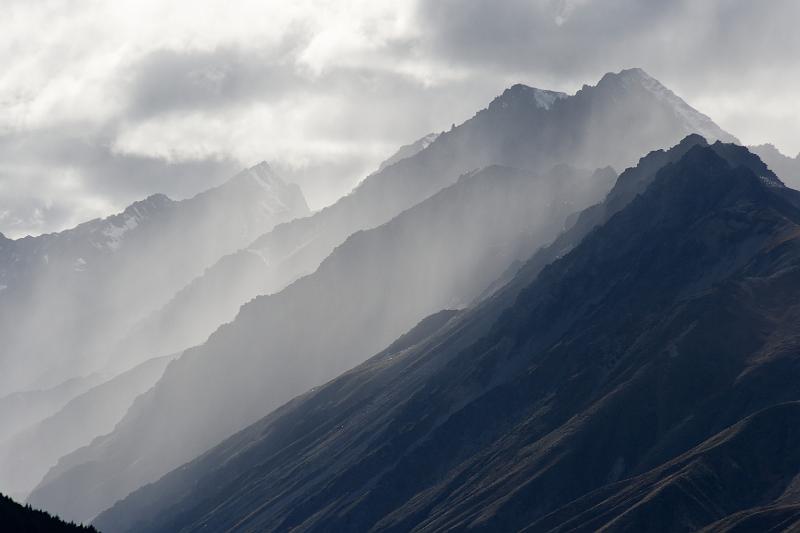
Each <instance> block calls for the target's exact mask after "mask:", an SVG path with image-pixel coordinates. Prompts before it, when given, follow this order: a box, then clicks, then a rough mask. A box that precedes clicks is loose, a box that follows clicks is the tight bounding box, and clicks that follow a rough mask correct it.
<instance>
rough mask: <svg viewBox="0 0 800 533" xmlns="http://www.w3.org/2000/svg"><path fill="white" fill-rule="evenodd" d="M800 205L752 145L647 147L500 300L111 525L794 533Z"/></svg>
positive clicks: (191, 470) (235, 445) (799, 478)
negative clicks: (772, 532) (780, 532)
mask: <svg viewBox="0 0 800 533" xmlns="http://www.w3.org/2000/svg"><path fill="white" fill-rule="evenodd" d="M656 167H659V168H660V169H656ZM798 205H799V202H798V198H797V193H796V192H795V191H793V190H791V189H787V188H785V187H783V185H782V184H781V183H780V181H779V180H777V178H775V176H774V175H773V174H772V173H771V172H770V171H769V170H768V169H766V167H764V165H763V163H761V162H760V160H758V158H756V157H753V156H752V154H750V153H749V152H747V151H746V150H745V149H743V148H740V147H735V146H732V145H724V144H714V145H711V146H708V145H706V143H705V142H704V141H703V140H702V139H700V138H697V137H689V138H687V139H685V140H684V141H683V142H682V143H681V144H680V145H678V146H676V147H675V148H673V149H672V150H669V151H666V152H663V151H658V152H653V153H651V154H650V155H648V156H647V157H645V158H643V159H642V161H641V162H640V164H639V166H638V167H637V168H636V169H630V170H628V171H626V172H625V173H623V174H622V175H621V176H620V178H619V180H618V183H617V186H616V187H615V189H614V190H613V191H612V192H611V193H610V194H609V196H608V198H607V200H606V202H605V203H604V204H603V205H601V206H598V207H596V208H592V209H589V210H587V211H586V212H584V214H583V215H582V216H581V217H579V218H578V220H577V221H576V223H575V226H573V229H572V230H571V234H570V233H568V234H565V235H563V236H562V237H561V238H560V239H558V240H557V241H556V242H555V243H554V244H553V245H552V246H551V247H549V248H547V249H544V250H543V251H541V252H539V253H537V254H536V255H535V256H534V257H533V258H532V259H531V260H530V261H529V262H528V264H526V265H525V266H524V267H522V269H521V270H520V271H519V273H518V274H517V276H516V277H515V278H514V279H513V280H512V281H511V282H510V283H509V284H508V285H506V287H505V288H504V289H502V290H500V291H499V292H498V293H496V294H495V295H494V296H493V297H491V298H489V299H488V300H486V301H484V302H483V303H481V304H480V305H478V306H477V307H475V308H472V309H469V310H466V311H462V312H460V313H458V314H454V315H453V316H450V317H448V316H447V315H440V316H439V317H438V318H437V319H434V320H433V321H432V323H431V322H429V323H427V325H426V326H425V334H418V333H417V334H415V333H414V332H412V333H411V334H410V335H409V336H408V337H407V338H408V339H412V340H413V343H409V342H400V343H398V345H397V349H396V351H395V352H394V353H382V354H380V355H379V356H376V357H374V358H372V359H370V360H369V361H367V362H366V363H364V364H362V365H360V366H358V367H356V368H355V369H353V370H351V371H349V372H347V373H345V374H343V375H342V376H340V377H339V378H337V379H335V380H333V381H331V382H330V383H328V384H327V385H325V386H323V387H320V388H319V389H317V390H312V391H311V392H309V393H307V394H305V395H304V396H301V397H299V398H297V399H295V400H293V401H292V402H289V403H288V404H286V405H285V406H283V407H282V408H280V409H278V410H277V411H275V412H273V413H272V414H270V415H269V416H267V417H266V418H264V419H262V420H261V421H259V422H258V423H256V424H254V425H252V426H250V427H249V428H247V429H245V430H244V431H242V432H240V433H238V434H236V435H235V436H233V437H231V438H229V439H228V440H226V441H225V442H223V443H222V444H221V445H219V446H217V447H216V448H213V449H212V450H210V451H209V452H207V453H206V454H204V455H202V456H201V457H199V458H198V459H196V460H194V461H192V462H190V463H188V464H187V465H185V466H183V467H181V468H179V469H177V470H175V471H173V472H172V473H170V474H168V475H166V476H165V477H163V478H162V479H161V480H159V481H158V482H157V483H154V484H152V485H149V486H146V487H143V488H142V489H140V490H138V491H136V492H135V493H133V494H132V495H131V496H129V497H128V498H126V499H125V500H123V501H122V502H119V503H118V504H117V505H115V506H114V507H112V508H111V509H110V510H108V511H106V512H105V513H103V514H102V515H100V517H99V518H98V519H97V520H96V524H97V525H98V526H99V527H102V528H103V529H104V530H106V531H152V532H154V531H164V532H166V531H188V530H196V529H200V528H206V529H207V530H209V531H212V530H227V529H229V528H233V529H235V530H237V531H264V530H267V531H287V530H291V529H293V528H298V529H301V530H304V531H348V530H349V531H370V530H374V531H411V530H415V531H417V530H418V531H434V530H447V529H470V530H477V531H514V530H521V529H526V528H527V530H528V531H550V530H553V531H567V530H569V531H575V530H577V531H596V530H598V529H601V528H604V527H605V528H608V530H611V531H616V530H630V529H631V528H633V529H636V530H650V531H684V530H697V529H701V528H703V527H711V528H712V529H713V530H715V531H727V530H733V529H736V528H737V527H738V528H743V527H748V526H751V525H753V524H757V525H765V524H766V525H769V524H779V523H780V524H789V523H791V522H792V521H793V520H796V519H797V517H798V511H797V506H798V505H800V491H798V490H797V487H798V486H800V454H798V452H797V450H800V431H798V429H797V428H798V427H800V426H799V425H798V424H797V422H798V421H800V407H798V403H797V402H798V401H800V358H799V357H798V355H797V354H798V353H800V335H798V334H797V323H798V318H800V303H798V302H800V298H798V294H797V292H798V287H800V268H799V267H800V209H798ZM583 235H586V236H585V237H584V238H583V239H582V241H581V239H580V238H581V237H582V236H583ZM578 241H580V242H579V243H578V244H576V243H577V242H578ZM559 256H560V258H558V259H556V260H555V261H553V262H552V263H551V260H552V259H553V258H555V257H559ZM547 263H550V264H549V265H547V266H543V265H545V264H547ZM442 322H443V323H442ZM432 324H433V326H435V327H432ZM409 344H410V345H409Z"/></svg>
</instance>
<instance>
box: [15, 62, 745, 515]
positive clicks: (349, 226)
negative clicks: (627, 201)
mask: <svg viewBox="0 0 800 533" xmlns="http://www.w3.org/2000/svg"><path fill="white" fill-rule="evenodd" d="M696 129H702V131H703V132H705V133H706V134H707V135H709V136H711V137H712V138H723V139H726V140H732V139H733V138H732V137H731V136H730V135H728V134H726V133H725V132H723V131H722V130H720V129H719V128H718V127H716V126H715V125H713V123H712V122H711V121H710V119H708V118H707V117H705V116H704V115H702V114H700V113H699V112H697V111H694V110H692V109H691V108H689V107H688V106H687V105H686V104H685V103H684V102H683V101H682V100H680V99H679V98H678V97H677V96H675V95H674V94H673V93H671V92H670V91H668V90H667V89H666V88H664V87H663V86H662V85H661V84H659V83H658V82H656V81H655V80H654V79H652V78H651V77H649V76H647V75H646V74H645V73H644V72H643V71H641V70H638V69H634V70H629V71H623V72H621V73H619V74H609V75H606V76H605V77H603V79H602V80H600V82H599V83H598V84H597V85H596V86H594V87H588V86H587V87H584V88H583V89H582V90H580V91H578V93H576V94H575V95H573V96H568V95H565V94H562V93H555V92H552V91H542V90H539V89H532V88H529V87H525V86H521V85H517V86H514V87H512V88H510V89H508V90H507V91H505V92H504V93H503V94H502V95H501V96H500V97H498V98H497V99H495V100H494V101H493V102H492V103H491V104H490V105H489V107H488V108H487V109H485V110H483V111H481V112H479V113H478V114H477V115H476V116H475V117H474V118H472V119H470V120H469V121H467V122H466V123H464V124H463V125H461V126H458V127H454V128H453V129H452V130H451V131H449V132H445V133H443V134H440V135H439V136H438V137H437V138H436V139H435V140H433V141H432V142H431V143H430V144H429V145H428V146H427V147H425V148H423V149H421V150H420V151H418V152H416V153H414V155H412V156H410V157H407V158H405V159H400V160H399V161H397V162H396V163H394V164H391V165H388V166H386V167H384V169H383V170H382V171H379V172H378V173H376V174H373V175H372V176H369V177H368V178H367V179H366V180H365V181H364V182H363V183H362V184H361V185H359V187H357V188H356V190H355V191H354V192H353V193H352V194H350V195H348V196H346V197H345V198H343V199H342V200H340V201H339V202H337V203H336V204H334V205H333V206H331V207H330V208H327V209H325V210H323V211H321V212H319V213H317V214H314V215H312V216H310V217H307V218H301V219H297V220H295V221H293V222H290V223H286V224H282V225H279V226H277V227H276V228H275V229H274V230H272V231H271V232H269V233H267V234H265V235H264V236H262V237H260V238H259V239H257V240H256V241H255V242H254V244H252V245H251V246H249V247H248V248H247V249H246V250H243V251H241V252H237V253H236V254H234V255H233V256H229V257H227V258H224V259H223V260H222V261H221V262H220V263H218V264H217V265H216V266H214V267H212V268H211V269H209V271H208V272H207V273H206V274H205V275H203V276H202V277H201V278H198V279H197V280H195V281H194V282H192V284H190V286H189V287H187V289H186V290H184V291H181V293H179V294H178V297H177V298H176V299H174V300H173V302H172V303H171V304H169V305H168V306H167V307H166V308H165V309H167V310H169V309H172V310H173V311H175V310H176V309H177V310H179V312H176V313H175V314H174V315H170V313H167V314H166V315H165V314H162V313H161V312H159V313H158V314H156V315H155V316H156V317H157V320H155V322H154V323H156V324H158V325H160V326H161V327H163V329H165V330H167V331H168V332H169V335H170V336H172V335H174V334H176V333H177V334H180V332H181V331H184V328H182V327H181V323H185V324H189V325H191V330H192V334H193V335H199V333H198V332H199V331H202V329H203V327H197V326H198V324H200V325H202V324H205V325H207V326H208V328H209V329H212V328H214V327H216V326H217V324H218V322H219V321H220V320H224V319H232V318H233V317H230V318H228V317H224V316H222V314H220V313H219V311H220V310H224V309H226V307H227V308H229V309H228V312H231V313H233V311H232V310H233V309H235V308H238V306H239V305H240V304H241V303H242V302H241V301H240V300H246V298H252V296H254V295H255V294H259V293H264V294H269V293H271V292H272V293H273V294H271V295H270V296H267V297H259V298H256V299H255V300H253V301H252V302H250V303H248V304H247V305H245V306H244V307H243V308H242V310H241V311H240V312H239V313H238V315H237V316H236V318H235V320H233V322H232V323H231V324H228V325H225V326H222V327H221V328H220V329H219V330H218V331H217V332H216V333H214V334H213V335H212V336H211V337H210V338H209V339H208V341H206V342H205V343H204V344H203V345H202V346H200V347H198V348H195V349H190V350H187V351H186V352H185V353H184V354H183V355H182V356H180V357H179V358H178V359H177V360H176V361H175V362H173V363H172V364H171V365H170V366H169V367H168V368H167V371H166V372H165V374H164V376H163V378H162V379H161V380H160V381H159V382H158V383H157V384H156V386H155V387H154V388H153V389H152V390H151V391H149V392H148V393H147V394H145V395H144V396H142V397H140V398H139V399H138V400H137V401H136V402H135V403H134V405H133V406H132V407H131V409H130V410H129V411H128V413H127V414H126V416H125V417H124V418H123V419H122V420H121V421H120V423H119V424H118V425H117V427H116V428H115V430H114V431H113V432H112V433H111V434H109V435H107V436H105V437H102V438H100V439H97V440H95V441H94V442H93V443H92V444H91V445H90V446H88V447H86V448H83V449H80V450H77V451H76V452H74V453H72V454H69V455H67V456H65V457H63V458H62V459H61V460H60V461H59V463H58V465H56V466H55V467H54V468H53V469H51V471H50V472H49V473H48V474H47V476H46V477H45V478H44V480H43V481H42V483H41V484H40V485H39V486H38V487H37V489H36V490H34V492H33V493H32V494H31V498H30V501H31V502H33V503H35V504H37V505H43V506H44V507H46V508H47V509H51V510H53V511H56V512H58V513H59V514H62V515H63V516H65V517H67V518H69V519H76V520H88V519H90V518H92V517H93V516H94V515H95V514H96V513H98V512H100V511H102V509H104V508H105V507H107V506H108V505H110V504H112V503H113V502H114V501H115V500H116V499H118V498H121V497H123V496H125V495H126V494H127V493H129V492H130V491H132V490H134V489H136V488H137V487H138V486H141V485H142V484H143V483H147V482H151V481H154V480H156V479H157V478H158V477H159V476H161V475H162V474H164V473H165V472H167V471H168V470H170V469H171V468H175V467H177V466H179V465H180V464H181V463H182V462H184V461H186V460H189V459H191V458H192V457H194V456H195V455H197V454H198V453H201V452H203V451H204V450H205V449H207V448H208V447H210V446H212V445H214V444H216V443H217V442H219V441H220V440H221V439H222V438H224V437H225V436H227V435H230V434H231V433H233V432H234V431H236V430H238V429H241V428H242V427H244V426H246V425H247V424H249V423H251V422H253V421H255V420H257V419H258V417H259V416H262V415H263V414H264V412H265V411H269V410H271V409H273V408H275V407H277V406H278V405H280V404H281V403H282V402H284V401H287V400H288V399H290V398H291V397H292V396H293V395H295V394H299V393H301V392H303V391H304V390H306V389H308V388H309V387H311V386H314V385H315V384H319V383H322V382H324V381H325V380H327V379H330V378H332V377H334V376H335V375H336V374H338V373H340V372H342V371H345V370H346V369H347V368H350V367H351V366H353V365H354V364H358V363H360V362H361V361H363V360H364V359H366V357H368V356H369V355H370V353H375V352H376V351H378V350H379V349H380V348H381V347H383V346H386V345H387V344H389V343H390V342H391V340H392V339H393V338H396V337H397V336H398V335H399V334H400V333H402V331H404V330H405V329H407V328H409V327H410V326H411V325H413V324H414V323H415V322H416V321H418V320H420V319H421V318H423V317H424V316H425V315H426V314H428V313H431V312H435V311H436V310H438V309H441V308H452V307H463V306H465V305H467V304H469V303H470V302H471V301H473V300H474V299H475V298H476V297H480V298H485V297H486V296H487V295H488V294H491V292H492V291H491V290H489V292H488V293H487V292H486V290H487V287H492V286H497V285H498V284H499V285H502V283H500V282H499V280H504V279H506V278H507V277H508V276H510V275H511V274H512V273H513V272H514V270H515V269H516V268H517V266H518V265H519V264H520V262H521V261H522V260H524V258H525V257H527V256H529V255H530V254H531V253H533V251H535V250H536V249H537V248H538V247H540V246H542V245H544V244H546V243H547V242H549V241H550V240H552V239H553V238H554V237H556V235H557V234H558V232H559V231H560V230H561V229H562V228H563V227H564V224H565V223H567V224H571V223H573V222H574V221H573V220H572V219H571V218H570V217H569V215H570V214H571V213H574V212H576V211H578V210H580V209H581V208H583V207H586V206H588V205H590V204H591V203H593V202H596V201H597V200H599V199H600V198H602V196H603V194H604V193H605V192H606V191H607V190H608V189H609V188H610V186H611V184H612V183H613V176H614V175H613V174H612V172H611V171H610V170H608V169H607V170H603V171H598V172H594V173H591V172H588V171H584V170H580V169H581V168H597V167H604V166H606V165H608V164H609V163H612V164H614V165H617V166H621V165H624V164H626V162H628V161H635V159H636V157H637V154H640V153H642V150H643V147H650V146H651V145H655V146H658V145H662V144H671V143H673V142H677V141H678V140H679V139H680V138H681V137H682V136H684V135H685V134H686V133H688V132H691V131H694V130H696ZM611 132H614V134H611ZM491 162H494V163H498V162H499V163H501V164H504V165H514V166H516V167H517V168H523V169H525V170H523V171H515V170H513V169H510V168H507V167H500V166H494V167H488V168H486V165H487V164H490V163H491ZM595 164H596V166H595ZM578 165H580V166H578ZM471 168H486V170H483V171H480V172H477V173H476V172H474V171H470V170H469V169H471ZM462 170H466V171H467V172H466V173H465V174H464V173H462V177H461V178H460V179H458V177H457V175H456V173H457V172H461V171H462ZM513 176H516V177H515V178H514V177H513ZM537 176H538V177H537ZM453 183H454V185H452V186H450V187H448V185H450V184H453ZM442 187H445V188H444V189H442ZM436 190H440V192H438V193H435V191H436ZM433 193H435V194H434V195H433V196H430V194H433ZM428 196H430V197H429V198H428V199H427V200H425V198H426V197H428ZM420 200H424V201H422V203H419V205H417V206H416V207H411V208H410V209H409V207H410V206H412V205H414V204H415V203H417V202H419V201H420ZM515 206H516V207H515ZM499 213H503V216H502V217H498V214H499ZM392 217H394V218H392ZM498 218H500V219H502V220H503V221H502V222H500V221H498V220H497V219H498ZM384 220H388V222H384ZM380 224H383V225H380ZM373 225H377V227H375V228H374V229H372V230H367V231H363V228H364V227H365V226H366V227H370V226H373ZM358 230H362V231H358ZM351 233H352V236H351V237H349V238H347V235H350V234H351ZM346 238H347V240H345V239H346ZM342 242H343V244H341V243H342ZM339 244H341V245H340V246H339ZM337 246H338V247H337ZM410 250H413V254H410V255H409V251H410ZM331 251H333V252H332V253H330V252H331ZM329 253H330V256H329V257H327V258H325V259H324V261H323V260H322V259H323V258H324V257H325V255H327V254H329ZM239 257H248V258H249V259H248V261H249V262H248V264H258V265H260V268H259V269H257V270H248V267H242V264H243V263H241V262H239V260H238V259H237V258H239ZM254 257H255V258H256V259H257V261H255V263H254V262H253V258H254ZM320 261H321V264H320ZM221 265H224V266H221ZM231 265H233V268H232V270H231V269H230V268H231ZM318 265H319V268H317V266H318ZM265 266H266V270H265V269H264V267H265ZM314 269H316V271H314ZM312 271H313V274H310V275H308V276H307V277H304V278H300V279H298V280H297V281H296V282H293V280H294V279H296V278H298V277H299V276H301V275H303V274H305V273H306V272H312ZM234 274H235V275H234ZM209 280H212V281H211V283H210V286H211V287H212V290H210V291H208V290H206V289H204V290H200V291H199V292H193V289H194V288H196V287H206V288H207V287H208V285H205V283H206V282H207V281H209ZM249 280H256V281H257V285H255V286H254V285H252V284H251V283H250V281H249ZM287 283H288V284H289V285H288V286H287V287H286V288H285V289H283V290H279V289H280V288H281V287H282V286H283V285H286V284H287ZM389 288H391V290H388V289H389ZM220 290H221V291H224V293H225V295H227V296H231V297H230V298H228V297H227V296H223V295H222V294H220ZM276 291H277V292H276ZM187 294H200V295H201V297H200V298H193V297H187ZM202 295H205V296H209V295H210V296H213V297H208V298H206V297H203V296H202ZM237 295H238V296H237ZM245 295H246V297H245ZM233 296H236V297H233ZM181 301H183V302H184V303H183V304H181V305H177V306H175V307H173V304H174V303H176V302H181ZM226 302H227V303H226ZM209 308H213V309H214V310H215V312H214V313H212V315H213V319H209V320H205V321H204V319H203V317H205V318H208V317H209V316H210V315H208V314H206V310H208V309H209ZM171 316H176V317H177V322H176V321H175V320H172V319H171V318H170V317H171ZM164 326H166V327H164ZM140 331H142V330H140ZM143 331H147V330H146V329H145V330H143ZM141 338H144V339H147V341H148V342H149V341H151V340H153V339H156V344H157V345H159V346H160V348H158V347H157V346H155V345H152V344H148V343H145V344H144V345H142V344H138V343H137V342H132V343H131V344H132V346H135V347H136V349H135V352H138V353H160V352H162V351H163V350H166V349H168V348H169V349H173V348H179V349H182V346H181V345H182V344H185V343H190V342H202V341H203V335H199V337H190V336H189V337H183V338H182V341H181V340H176V339H175V338H173V340H172V341H170V342H175V344H170V342H167V343H161V341H160V340H158V339H159V338H160V337H159V335H158V334H157V333H154V332H153V331H150V332H149V333H147V334H146V335H144V336H143V337H141ZM148 350H152V351H150V352H148ZM166 428H170V429H169V431H167V429H166ZM175 434H177V435H181V439H180V440H176V439H175V437H174V435H175ZM133 465H136V468H133ZM66 489H68V490H66Z"/></svg>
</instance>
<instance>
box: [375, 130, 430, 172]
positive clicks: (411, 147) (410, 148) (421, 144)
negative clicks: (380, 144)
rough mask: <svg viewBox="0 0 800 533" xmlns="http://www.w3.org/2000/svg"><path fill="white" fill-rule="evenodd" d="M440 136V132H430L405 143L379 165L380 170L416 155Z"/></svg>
mask: <svg viewBox="0 0 800 533" xmlns="http://www.w3.org/2000/svg"><path fill="white" fill-rule="evenodd" d="M437 137H439V134H438V133H429V134H427V135H425V136H424V137H422V138H420V139H417V140H416V141H414V142H413V143H410V144H405V145H403V146H401V147H400V148H399V149H398V150H397V152H395V153H394V154H392V155H391V156H390V157H389V158H388V159H386V160H385V161H383V162H382V163H381V164H380V166H379V167H378V171H381V170H383V169H385V168H386V167H389V166H392V165H394V164H395V163H397V162H398V161H400V160H402V159H407V158H409V157H412V156H415V155H417V154H418V153H420V152H421V151H423V150H424V149H425V148H427V147H428V146H430V145H431V143H432V142H433V141H435V140H436V138H437Z"/></svg>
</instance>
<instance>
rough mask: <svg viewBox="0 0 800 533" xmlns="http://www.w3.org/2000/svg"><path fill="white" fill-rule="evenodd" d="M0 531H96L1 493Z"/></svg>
mask: <svg viewBox="0 0 800 533" xmlns="http://www.w3.org/2000/svg"><path fill="white" fill-rule="evenodd" d="M0 531H8V532H13V533H61V532H63V533H78V532H80V531H86V532H94V533H97V530H96V529H95V528H94V527H92V526H83V525H77V524H74V523H67V522H64V521H63V520H61V519H60V518H58V517H57V516H53V515H51V514H50V513H47V512H45V511H39V510H38V509H33V508H31V506H30V505H20V504H18V503H17V502H15V501H14V500H12V499H11V498H9V497H8V496H6V495H4V494H0Z"/></svg>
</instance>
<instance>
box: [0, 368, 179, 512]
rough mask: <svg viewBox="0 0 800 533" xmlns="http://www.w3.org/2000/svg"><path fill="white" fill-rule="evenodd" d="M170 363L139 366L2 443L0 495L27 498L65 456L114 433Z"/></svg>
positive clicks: (80, 395) (90, 391) (0, 452)
mask: <svg viewBox="0 0 800 533" xmlns="http://www.w3.org/2000/svg"><path fill="white" fill-rule="evenodd" d="M169 361H170V358H169V357H157V358H154V359H151V360H149V361H146V362H144V363H141V364H140V365H137V366H136V367H134V368H132V369H130V370H128V371H126V372H123V373H121V374H120V375H118V376H115V377H113V378H111V379H109V380H108V381H105V382H103V383H101V384H99V385H96V386H94V387H91V388H90V389H88V390H87V391H86V392H83V393H82V394H79V395H77V396H76V397H75V398H72V399H71V400H70V401H69V402H66V403H65V405H64V406H63V407H61V408H60V409H58V410H57V411H55V412H54V413H53V414H52V415H50V416H47V417H43V418H42V419H41V420H39V421H37V422H34V423H33V424H31V425H30V426H29V427H27V428H25V429H24V430H22V431H18V432H17V433H16V434H14V435H13V436H12V437H10V438H8V439H7V440H5V441H3V442H0V491H2V492H5V493H7V494H9V495H11V496H12V497H14V498H16V499H18V500H24V499H25V498H27V496H28V493H29V492H30V491H31V490H32V489H33V488H34V487H35V486H36V484H37V483H39V482H40V481H41V480H42V478H43V477H44V475H45V474H46V473H47V471H48V470H49V469H50V468H51V467H52V466H53V465H55V464H56V462H57V461H58V459H59V458H60V457H61V456H63V455H65V454H67V453H69V452H72V451H74V450H76V449H78V448H80V447H82V446H86V445H87V444H89V443H90V442H92V440H93V439H94V438H95V437H98V436H100V435H105V434H106V433H108V432H109V431H111V430H112V429H114V426H115V425H116V424H117V422H119V420H120V419H121V418H122V417H123V416H124V415H125V413H126V411H127V410H128V408H129V407H130V406H131V404H132V403H133V400H134V399H135V398H136V397H137V396H139V395H140V394H141V393H143V392H145V391H146V390H148V389H149V388H150V387H152V386H153V384H155V382H156V381H157V380H158V379H159V378H160V377H161V375H162V374H163V373H164V369H165V368H166V366H167V363H169Z"/></svg>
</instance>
